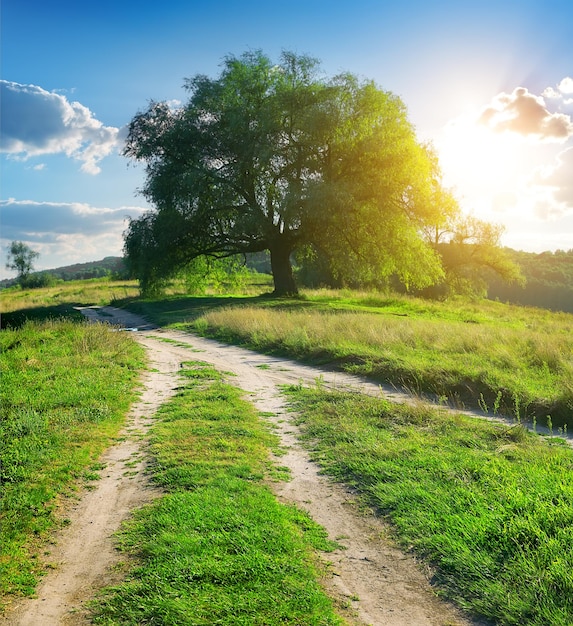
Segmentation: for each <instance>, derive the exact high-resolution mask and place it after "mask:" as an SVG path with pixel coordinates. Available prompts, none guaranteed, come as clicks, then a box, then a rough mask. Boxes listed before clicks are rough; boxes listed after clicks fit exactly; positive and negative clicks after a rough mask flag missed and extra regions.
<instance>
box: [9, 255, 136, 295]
mask: <svg viewBox="0 0 573 626" xmlns="http://www.w3.org/2000/svg"><path fill="white" fill-rule="evenodd" d="M46 274H49V275H51V276H53V277H54V278H56V279H59V280H66V281H67V280H88V279H90V278H103V277H105V276H116V277H118V278H126V268H125V263H124V261H123V258H122V257H117V256H108V257H105V258H103V259H101V260H100V261H89V262H87V263H75V264H73V265H65V266H63V267H57V268H55V269H51V270H44V271H41V272H32V274H31V275H30V276H31V277H41V276H45V275H46ZM15 283H16V281H15V280H14V279H13V278H8V279H4V280H2V281H0V289H3V288H6V287H11V286H12V285H14V284H15Z"/></svg>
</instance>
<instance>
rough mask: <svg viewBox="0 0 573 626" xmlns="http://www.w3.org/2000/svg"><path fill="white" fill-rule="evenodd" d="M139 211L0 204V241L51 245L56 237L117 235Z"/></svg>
mask: <svg viewBox="0 0 573 626" xmlns="http://www.w3.org/2000/svg"><path fill="white" fill-rule="evenodd" d="M146 210H147V209H144V208H141V207H119V208H116V209H111V208H97V207H92V206H90V205H88V204H84V203H81V202H34V201H31V200H15V199H13V198H11V199H9V200H3V201H0V215H1V218H2V237H3V238H4V239H7V240H27V241H43V242H55V241H57V238H58V236H59V235H85V236H88V237H91V236H97V235H101V234H104V233H110V232H113V233H119V234H120V235H121V234H122V233H123V231H124V230H125V228H126V219H127V218H128V217H133V218H136V217H139V216H140V215H141V214H142V213H143V212H144V211H146Z"/></svg>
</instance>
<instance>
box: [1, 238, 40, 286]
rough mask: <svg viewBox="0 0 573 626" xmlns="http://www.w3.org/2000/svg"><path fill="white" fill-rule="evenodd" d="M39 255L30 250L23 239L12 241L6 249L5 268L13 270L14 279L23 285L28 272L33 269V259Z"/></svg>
mask: <svg viewBox="0 0 573 626" xmlns="http://www.w3.org/2000/svg"><path fill="white" fill-rule="evenodd" d="M39 256H40V253H39V252H36V251H35V250H32V248H30V246H28V245H26V244H25V243H24V242H23V241H13V242H12V243H11V244H10V248H9V250H8V259H7V261H6V268H7V269H9V270H15V271H16V273H17V277H16V280H17V281H18V282H19V283H20V284H21V285H23V284H24V283H25V282H26V279H27V278H28V276H29V274H30V272H32V270H33V269H34V261H35V260H36V259H37V258H38V257H39Z"/></svg>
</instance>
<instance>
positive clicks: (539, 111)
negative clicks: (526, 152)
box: [479, 79, 573, 142]
mask: <svg viewBox="0 0 573 626" xmlns="http://www.w3.org/2000/svg"><path fill="white" fill-rule="evenodd" d="M565 80H566V79H564V81H565ZM564 81H562V84H563V83H564ZM565 85H566V86H567V85H568V83H565ZM545 93H547V94H548V96H547V97H555V94H556V92H555V91H554V90H551V91H547V90H546V92H545ZM479 121H480V123H481V124H483V125H485V126H487V127H488V128H490V129H491V130H494V131H496V132H511V133H515V134H518V135H521V136H523V137H529V138H534V139H537V140H540V141H557V142H564V141H566V140H567V139H568V138H569V137H571V136H573V123H572V122H571V117H570V116H569V115H566V114H564V113H551V112H550V111H549V110H548V109H547V107H546V103H545V100H544V98H543V97H542V96H536V95H535V94H532V93H530V92H529V91H528V90H527V89H525V88H524V87H517V88H516V89H514V90H513V92H512V93H511V94H507V93H500V94H498V95H497V96H496V97H495V98H494V99H493V100H492V102H491V103H490V104H489V105H488V106H487V107H486V108H485V109H484V110H483V111H482V113H481V115H480V118H479Z"/></svg>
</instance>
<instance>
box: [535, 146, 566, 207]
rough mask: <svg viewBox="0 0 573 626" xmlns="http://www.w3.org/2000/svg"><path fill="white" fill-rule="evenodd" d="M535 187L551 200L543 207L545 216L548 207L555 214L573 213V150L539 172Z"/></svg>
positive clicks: (558, 157) (559, 156)
mask: <svg viewBox="0 0 573 626" xmlns="http://www.w3.org/2000/svg"><path fill="white" fill-rule="evenodd" d="M533 185H534V186H536V187H539V188H540V189H541V190H542V191H545V193H546V194H547V196H548V198H549V201H548V202H546V203H543V204H542V205H541V206H542V207H543V209H542V212H543V214H544V215H547V210H546V207H548V206H551V207H552V213H553V214H563V213H567V212H571V211H573V148H568V149H567V150H564V151H563V152H561V153H560V154H558V155H557V158H556V159H555V162H554V163H553V164H552V165H550V166H548V167H545V168H543V169H540V170H538V171H537V172H536V175H535V177H534V179H533Z"/></svg>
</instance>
